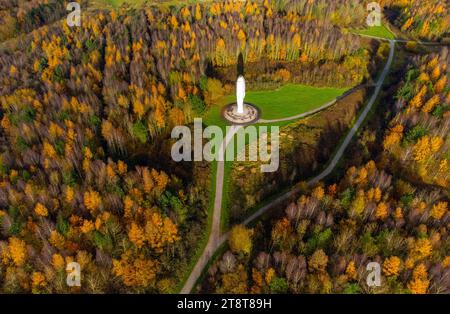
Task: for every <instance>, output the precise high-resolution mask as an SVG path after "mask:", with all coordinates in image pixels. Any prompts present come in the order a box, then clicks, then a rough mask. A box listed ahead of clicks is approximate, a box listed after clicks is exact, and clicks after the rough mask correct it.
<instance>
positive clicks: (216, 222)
mask: <svg viewBox="0 0 450 314" xmlns="http://www.w3.org/2000/svg"><path fill="white" fill-rule="evenodd" d="M375 38H376V37H375ZM376 39H381V38H376ZM396 42H397V41H396V40H389V44H390V50H389V58H388V60H387V62H386V65H385V67H384V69H383V72H382V73H381V76H380V78H379V79H378V81H377V83H376V85H375V86H376V87H375V91H374V93H373V95H372V97H371V98H370V100H369V102H368V103H367V105H366V107H365V108H364V110H363V112H362V113H361V114H360V116H359V117H358V120H357V121H356V123H355V124H354V125H353V127H352V128H351V129H350V131H349V132H348V133H347V135H346V137H345V139H344V141H343V142H342V144H341V146H340V147H339V149H338V151H337V152H336V154H335V155H334V157H333V159H332V160H331V161H330V163H329V164H328V166H327V167H326V168H325V169H324V170H323V171H322V172H321V173H320V174H319V175H317V176H316V177H314V178H312V179H310V180H309V181H308V184H309V185H313V184H315V183H317V182H319V181H321V180H322V179H323V178H325V177H326V176H328V175H329V174H330V173H331V171H333V169H334V168H335V167H336V165H337V163H338V162H339V160H340V159H341V157H342V155H343V154H344V151H345V149H346V148H347V147H348V145H349V144H350V142H351V140H352V139H353V137H354V136H355V135H356V132H357V131H358V129H359V128H360V127H361V125H362V123H363V122H364V120H365V118H366V117H367V114H368V113H369V112H370V110H371V109H372V107H373V104H374V103H375V100H376V99H377V97H378V94H379V93H380V91H381V87H382V86H383V83H384V80H385V79H386V76H387V75H388V73H389V70H390V68H391V65H392V60H393V58H394V52H395V43H396ZM336 101H337V99H334V100H333V101H331V102H329V103H327V104H325V105H323V106H321V107H319V108H317V109H314V110H312V111H310V112H307V113H303V114H299V115H295V116H292V117H288V118H282V119H276V120H259V121H258V122H279V121H289V120H294V119H298V118H304V117H305V116H308V115H311V114H313V113H316V112H318V111H320V110H323V109H326V108H327V107H329V106H331V105H333V104H334V103H335V102H336ZM240 128H241V126H232V127H231V128H230V129H229V131H228V132H227V134H226V135H225V139H224V141H222V144H221V145H220V148H219V160H218V161H217V174H216V195H215V199H214V211H213V216H212V226H211V232H210V234H209V238H208V243H207V244H206V247H205V248H204V250H203V253H202V255H201V256H200V258H199V259H198V261H197V263H196V264H195V266H194V268H193V269H192V271H191V273H190V275H189V278H188V279H187V280H186V282H185V284H184V286H183V288H182V289H181V291H180V293H182V294H188V293H190V292H191V291H192V289H193V287H194V285H195V284H196V282H197V280H198V278H200V276H201V274H202V271H203V269H204V268H205V267H206V265H207V264H208V261H209V260H210V258H211V257H212V256H213V254H214V253H215V252H216V250H217V249H218V248H219V247H220V246H221V245H222V244H223V243H225V241H226V240H227V238H228V236H229V233H228V232H227V233H225V234H224V235H222V236H220V218H221V212H222V193H223V176H224V159H225V158H224V155H225V148H226V146H227V145H228V143H229V142H230V141H231V139H232V138H233V136H234V134H235V133H236V132H237V131H238V130H239V129H240ZM297 192H298V188H294V189H292V190H291V191H289V192H287V193H285V194H283V195H281V196H279V197H278V198H276V199H275V200H273V201H271V202H270V203H268V204H266V205H265V206H263V207H261V208H260V209H258V210H257V211H256V212H254V213H253V214H252V215H251V216H250V217H248V218H247V219H245V220H244V222H243V224H244V225H247V224H249V223H251V222H252V221H254V220H255V219H256V218H258V217H259V216H261V215H262V214H264V213H265V212H266V211H267V210H269V209H270V208H272V207H273V206H275V205H278V204H280V203H282V202H284V201H286V200H288V199H289V198H291V197H292V196H294V195H295V194H296V193H297Z"/></svg>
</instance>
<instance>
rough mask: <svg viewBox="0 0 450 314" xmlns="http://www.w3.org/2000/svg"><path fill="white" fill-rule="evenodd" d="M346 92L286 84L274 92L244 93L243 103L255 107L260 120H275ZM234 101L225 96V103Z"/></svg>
mask: <svg viewBox="0 0 450 314" xmlns="http://www.w3.org/2000/svg"><path fill="white" fill-rule="evenodd" d="M346 90H347V88H332V87H323V88H319V87H312V86H305V85H297V84H287V85H283V86H282V87H280V88H278V89H276V90H262V91H246V93H245V101H247V102H249V103H252V104H254V105H256V106H257V107H258V108H259V109H260V110H261V118H263V119H277V118H286V117H290V116H293V115H296V114H300V113H303V112H307V111H310V110H312V109H315V108H317V107H320V106H321V105H323V104H325V103H327V102H329V101H331V100H333V99H334V98H336V97H337V96H339V95H342V94H343V93H344V92H345V91H346ZM235 99H236V96H235V95H230V96H227V97H226V99H225V103H231V102H233V101H235ZM219 113H220V110H219Z"/></svg>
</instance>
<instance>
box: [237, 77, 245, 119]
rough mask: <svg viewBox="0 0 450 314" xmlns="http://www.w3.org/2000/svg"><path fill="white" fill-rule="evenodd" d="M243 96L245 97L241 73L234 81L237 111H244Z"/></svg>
mask: <svg viewBox="0 0 450 314" xmlns="http://www.w3.org/2000/svg"><path fill="white" fill-rule="evenodd" d="M244 97H245V80H244V77H243V76H242V75H239V77H238V79H237V81H236V102H237V113H238V114H243V113H244Z"/></svg>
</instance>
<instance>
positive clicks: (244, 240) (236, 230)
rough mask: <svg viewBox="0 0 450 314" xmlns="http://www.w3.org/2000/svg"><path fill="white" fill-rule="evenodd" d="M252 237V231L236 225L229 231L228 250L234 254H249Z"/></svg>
mask: <svg viewBox="0 0 450 314" xmlns="http://www.w3.org/2000/svg"><path fill="white" fill-rule="evenodd" d="M252 235H253V230H252V229H247V228H246V227H245V226H243V225H236V226H234V227H233V228H232V229H231V231H230V237H229V239H228V243H229V244H230V248H231V250H232V251H233V252H235V253H240V252H242V253H244V254H247V255H248V254H250V251H251V250H252Z"/></svg>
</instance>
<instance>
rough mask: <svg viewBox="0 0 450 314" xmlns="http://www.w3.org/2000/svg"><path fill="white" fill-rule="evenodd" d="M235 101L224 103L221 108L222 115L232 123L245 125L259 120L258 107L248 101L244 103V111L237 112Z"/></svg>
mask: <svg viewBox="0 0 450 314" xmlns="http://www.w3.org/2000/svg"><path fill="white" fill-rule="evenodd" d="M237 109H238V108H237V103H232V104H228V105H226V106H225V107H224V108H223V110H222V117H223V118H224V119H225V120H227V121H228V122H231V123H232V124H238V125H245V124H251V123H254V122H256V121H258V120H259V116H260V112H259V109H258V108H257V107H256V106H254V105H252V104H249V103H244V112H243V113H238V111H237Z"/></svg>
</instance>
